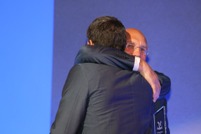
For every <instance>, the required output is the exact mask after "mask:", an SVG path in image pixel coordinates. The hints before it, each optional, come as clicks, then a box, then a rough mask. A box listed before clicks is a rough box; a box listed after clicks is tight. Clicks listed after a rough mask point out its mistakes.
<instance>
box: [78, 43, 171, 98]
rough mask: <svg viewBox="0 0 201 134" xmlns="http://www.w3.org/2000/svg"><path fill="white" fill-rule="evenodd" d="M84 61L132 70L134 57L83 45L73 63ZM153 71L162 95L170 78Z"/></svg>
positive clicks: (120, 52)
mask: <svg viewBox="0 0 201 134" xmlns="http://www.w3.org/2000/svg"><path fill="white" fill-rule="evenodd" d="M86 62H91V63H98V64H106V65H110V66H114V67H119V68H121V69H124V70H130V71H132V70H133V65H134V62H135V58H134V56H131V55H128V54H126V53H125V52H122V51H120V50H117V49H114V48H105V47H101V46H99V45H97V46H83V47H82V48H81V49H80V51H79V52H78V54H77V56H76V59H75V64H78V63H86ZM155 72H156V74H157V75H158V78H159V81H160V84H161V93H160V97H164V96H165V95H167V94H168V93H169V92H170V86H171V81H170V78H169V77H168V76H166V75H164V74H163V73H159V72H157V71H155Z"/></svg>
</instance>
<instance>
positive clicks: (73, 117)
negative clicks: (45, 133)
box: [51, 66, 88, 134]
mask: <svg viewBox="0 0 201 134" xmlns="http://www.w3.org/2000/svg"><path fill="white" fill-rule="evenodd" d="M85 79H86V78H85V77H84V75H83V73H82V71H81V69H80V67H79V66H74V67H73V68H72V69H71V71H70V72H69V75H68V78H67V80H66V83H65V85H64V88H63V92H62V99H61V101H60V105H59V109H58V111H57V115H56V119H55V121H54V123H53V124H52V127H51V134H75V133H77V132H78V131H79V130H81V129H80V128H81V127H82V125H83V124H82V123H83V120H84V117H85V112H86V106H87V103H88V97H87V96H88V94H87V92H88V91H87V90H88V85H87V82H86V80H85Z"/></svg>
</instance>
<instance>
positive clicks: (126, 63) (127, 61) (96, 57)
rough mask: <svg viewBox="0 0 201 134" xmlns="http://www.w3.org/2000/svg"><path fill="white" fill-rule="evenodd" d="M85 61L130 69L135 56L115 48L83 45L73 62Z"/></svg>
mask: <svg viewBox="0 0 201 134" xmlns="http://www.w3.org/2000/svg"><path fill="white" fill-rule="evenodd" d="M87 62H89V63H97V64H105V65H109V66H113V67H118V68H121V69H124V70H131V71H132V70H133V65H134V62H135V58H134V57H133V56H130V55H128V54H126V53H125V52H123V51H120V50H118V49H115V48H106V47H102V46H99V45H97V46H88V45H87V46H83V47H82V48H81V49H80V51H79V52H78V54H77V56H76V58H75V64H78V63H87Z"/></svg>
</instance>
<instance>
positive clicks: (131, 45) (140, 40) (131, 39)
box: [125, 28, 171, 134]
mask: <svg viewBox="0 0 201 134" xmlns="http://www.w3.org/2000/svg"><path fill="white" fill-rule="evenodd" d="M126 32H127V45H126V48H125V52H126V53H127V54H129V55H133V56H138V57H140V58H141V59H143V60H146V58H147V55H148V45H147V40H146V38H145V36H144V34H143V33H142V32H141V31H140V30H138V29H135V28H127V29H126ZM156 73H157V74H158V77H159V78H161V79H163V81H164V82H163V83H162V84H166V88H168V90H166V91H168V92H166V93H165V94H161V95H160V99H159V100H158V101H157V102H156V103H155V112H156V116H154V119H155V124H154V125H155V130H154V131H155V133H165V134H167V133H170V132H169V128H168V121H167V116H166V113H167V111H166V109H164V110H165V111H161V112H158V110H159V109H160V108H162V107H163V106H165V108H166V107H167V102H166V98H165V95H167V94H168V93H169V91H170V84H171V83H170V79H169V77H167V76H165V75H164V74H162V73H159V72H156ZM164 88H165V87H164V86H162V91H164ZM163 112H165V115H164V113H163ZM161 113H162V114H161ZM164 117H165V119H166V120H164Z"/></svg>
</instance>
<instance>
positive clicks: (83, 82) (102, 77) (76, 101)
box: [51, 58, 154, 134]
mask: <svg viewBox="0 0 201 134" xmlns="http://www.w3.org/2000/svg"><path fill="white" fill-rule="evenodd" d="M153 112H154V111H153V101H152V89H151V87H150V85H149V84H148V83H147V81H146V80H145V79H144V78H143V77H142V76H141V75H140V74H139V73H137V72H133V71H128V70H122V69H121V68H119V67H117V66H111V65H107V64H101V63H90V62H89V63H87V62H85V63H80V61H79V58H76V65H75V66H74V67H73V68H72V69H71V71H70V72H69V75H68V78H67V80H66V83H65V85H64V88H63V92H62V99H61V102H60V105H59V109H58V112H57V115H56V119H55V121H54V123H53V124H52V127H51V134H148V133H150V132H149V131H150V124H151V121H152V114H153Z"/></svg>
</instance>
